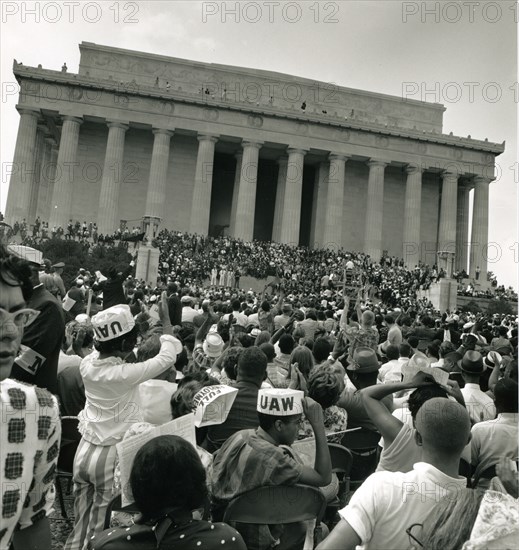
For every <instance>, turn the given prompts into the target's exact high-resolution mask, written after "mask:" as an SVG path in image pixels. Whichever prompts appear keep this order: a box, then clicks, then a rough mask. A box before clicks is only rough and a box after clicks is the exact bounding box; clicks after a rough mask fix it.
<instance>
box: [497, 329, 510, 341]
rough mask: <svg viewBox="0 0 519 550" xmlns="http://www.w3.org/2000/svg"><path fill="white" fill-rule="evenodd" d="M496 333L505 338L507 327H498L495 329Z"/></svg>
mask: <svg viewBox="0 0 519 550" xmlns="http://www.w3.org/2000/svg"><path fill="white" fill-rule="evenodd" d="M497 333H498V334H499V336H501V337H503V338H506V337H507V335H508V328H507V327H499V328H498V329H497Z"/></svg>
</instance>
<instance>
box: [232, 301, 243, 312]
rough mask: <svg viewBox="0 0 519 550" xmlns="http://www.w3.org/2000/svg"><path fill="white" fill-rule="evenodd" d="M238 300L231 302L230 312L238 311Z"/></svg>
mask: <svg viewBox="0 0 519 550" xmlns="http://www.w3.org/2000/svg"><path fill="white" fill-rule="evenodd" d="M240 306H241V304H240V300H233V301H232V310H233V311H240Z"/></svg>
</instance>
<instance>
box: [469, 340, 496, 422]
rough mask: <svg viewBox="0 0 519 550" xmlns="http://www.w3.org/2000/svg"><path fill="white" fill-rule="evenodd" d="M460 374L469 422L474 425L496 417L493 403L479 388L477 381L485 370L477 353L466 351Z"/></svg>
mask: <svg viewBox="0 0 519 550" xmlns="http://www.w3.org/2000/svg"><path fill="white" fill-rule="evenodd" d="M460 368H461V373H462V376H463V380H465V387H464V388H462V389H461V393H462V394H463V399H465V405H466V406H467V410H468V412H469V415H470V420H471V421H472V422H473V423H474V424H475V423H476V422H482V421H484V420H492V419H493V418H495V417H496V407H495V406H494V401H493V400H492V398H491V397H490V396H489V395H487V394H486V393H485V392H483V391H481V388H480V387H479V379H480V377H481V375H482V374H483V373H484V372H485V370H486V368H487V367H486V365H485V364H484V362H483V357H482V356H481V353H479V351H467V352H465V355H464V356H463V359H462V360H461V367H460Z"/></svg>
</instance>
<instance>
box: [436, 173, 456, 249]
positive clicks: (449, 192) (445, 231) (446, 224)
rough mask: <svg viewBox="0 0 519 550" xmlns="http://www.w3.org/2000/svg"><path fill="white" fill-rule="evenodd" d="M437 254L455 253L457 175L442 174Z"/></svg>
mask: <svg viewBox="0 0 519 550" xmlns="http://www.w3.org/2000/svg"><path fill="white" fill-rule="evenodd" d="M442 178H443V185H442V198H441V206H440V225H439V231H438V252H440V251H447V252H456V213H457V202H458V174H457V173H454V172H443V173H442Z"/></svg>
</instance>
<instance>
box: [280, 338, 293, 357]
mask: <svg viewBox="0 0 519 550" xmlns="http://www.w3.org/2000/svg"><path fill="white" fill-rule="evenodd" d="M294 345H295V342H294V338H292V336H291V335H290V334H282V335H281V338H280V339H279V349H280V351H281V353H284V354H286V355H289V354H290V353H292V351H293V349H294Z"/></svg>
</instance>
